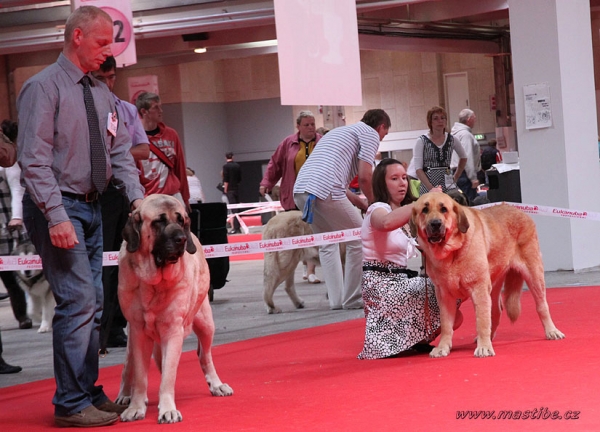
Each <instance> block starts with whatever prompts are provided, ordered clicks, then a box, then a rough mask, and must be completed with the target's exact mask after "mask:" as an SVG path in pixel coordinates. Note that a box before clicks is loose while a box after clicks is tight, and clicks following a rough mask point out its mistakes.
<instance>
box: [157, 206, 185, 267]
mask: <svg viewBox="0 0 600 432" xmlns="http://www.w3.org/2000/svg"><path fill="white" fill-rule="evenodd" d="M184 223H185V220H184V218H183V216H182V215H181V214H179V213H177V221H176V222H170V221H169V220H168V218H167V215H166V214H164V213H163V214H161V215H160V217H159V218H158V219H156V220H154V221H152V229H153V230H154V233H155V238H154V247H153V248H152V256H154V263H155V264H156V267H164V266H165V265H167V264H175V263H176V262H177V261H179V258H181V256H182V255H183V254H184V252H185V251H186V246H187V244H188V241H191V239H188V235H187V234H186V231H185V228H184ZM192 244H193V243H192ZM194 249H195V248H194Z"/></svg>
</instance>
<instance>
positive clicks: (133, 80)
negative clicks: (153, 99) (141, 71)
mask: <svg viewBox="0 0 600 432" xmlns="http://www.w3.org/2000/svg"><path fill="white" fill-rule="evenodd" d="M127 87H128V90H129V102H131V103H132V104H134V105H135V100H136V99H137V97H138V96H139V95H140V94H141V93H144V92H151V93H156V94H158V76H157V75H144V76H137V77H129V78H127Z"/></svg>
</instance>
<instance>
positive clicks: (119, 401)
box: [115, 395, 131, 406]
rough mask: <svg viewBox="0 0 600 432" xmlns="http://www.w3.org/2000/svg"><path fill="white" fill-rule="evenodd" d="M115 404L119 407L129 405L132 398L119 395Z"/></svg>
mask: <svg viewBox="0 0 600 432" xmlns="http://www.w3.org/2000/svg"><path fill="white" fill-rule="evenodd" d="M115 403H116V404H119V405H125V406H127V405H129V404H130V403H131V396H124V395H119V396H117V398H116V399H115Z"/></svg>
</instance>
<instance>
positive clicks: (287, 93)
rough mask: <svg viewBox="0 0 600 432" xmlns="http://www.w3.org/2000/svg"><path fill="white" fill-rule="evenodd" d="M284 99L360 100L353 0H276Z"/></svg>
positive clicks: (286, 101)
mask: <svg viewBox="0 0 600 432" xmlns="http://www.w3.org/2000/svg"><path fill="white" fill-rule="evenodd" d="M274 6H275V26H276V29H277V52H278V59H279V81H280V87H281V103H282V104H283V105H332V106H360V105H362V85H361V73H360V52H359V47H358V24H357V21H356V2H355V0H319V1H306V0H274Z"/></svg>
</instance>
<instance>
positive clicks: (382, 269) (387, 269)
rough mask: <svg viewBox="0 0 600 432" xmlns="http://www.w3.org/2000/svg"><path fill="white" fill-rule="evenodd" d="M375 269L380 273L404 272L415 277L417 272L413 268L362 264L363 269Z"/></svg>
mask: <svg viewBox="0 0 600 432" xmlns="http://www.w3.org/2000/svg"><path fill="white" fill-rule="evenodd" d="M367 270H371V271H376V272H381V273H395V274H405V275H407V276H408V277H415V276H417V275H418V274H419V272H417V271H415V270H410V269H405V268H387V267H377V266H363V271H367Z"/></svg>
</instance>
